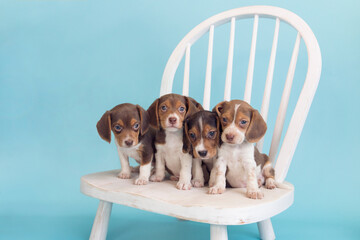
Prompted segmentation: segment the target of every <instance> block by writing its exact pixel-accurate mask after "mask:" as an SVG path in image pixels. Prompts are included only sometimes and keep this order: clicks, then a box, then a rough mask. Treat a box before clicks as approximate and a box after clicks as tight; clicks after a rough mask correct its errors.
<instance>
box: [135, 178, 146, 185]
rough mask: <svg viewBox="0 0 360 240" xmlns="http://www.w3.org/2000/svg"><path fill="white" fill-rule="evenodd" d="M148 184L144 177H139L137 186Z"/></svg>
mask: <svg viewBox="0 0 360 240" xmlns="http://www.w3.org/2000/svg"><path fill="white" fill-rule="evenodd" d="M146 184H148V180H147V179H146V178H144V177H139V178H137V179H136V180H135V185H146Z"/></svg>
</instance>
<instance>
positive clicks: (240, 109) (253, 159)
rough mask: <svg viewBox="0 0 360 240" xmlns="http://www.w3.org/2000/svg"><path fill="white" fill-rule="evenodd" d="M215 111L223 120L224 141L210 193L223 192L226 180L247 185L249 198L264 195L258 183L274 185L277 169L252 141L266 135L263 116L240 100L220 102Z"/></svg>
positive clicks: (234, 184)
mask: <svg viewBox="0 0 360 240" xmlns="http://www.w3.org/2000/svg"><path fill="white" fill-rule="evenodd" d="M213 111H214V112H215V113H216V114H217V115H218V116H219V119H220V121H221V128H222V133H221V141H222V144H221V147H220V149H219V153H218V158H217V160H216V162H215V165H214V167H213V170H212V172H211V176H210V182H209V186H210V189H209V193H211V194H217V193H223V192H224V191H225V186H226V181H227V182H228V183H229V185H230V186H231V187H246V188H247V193H246V195H247V196H248V197H249V198H254V199H261V198H263V196H264V195H263V193H262V192H261V191H260V189H259V185H258V184H259V183H260V184H261V185H262V184H263V183H264V181H265V186H266V187H267V188H274V187H275V180H274V169H273V168H272V167H271V164H270V161H269V160H268V157H267V156H266V155H265V154H260V153H259V151H258V150H257V149H256V148H255V147H254V145H253V143H256V142H258V141H259V140H260V139H261V138H262V137H263V136H264V135H265V132H266V130H267V126H266V123H265V121H264V119H263V118H262V117H261V115H260V113H259V112H258V111H257V110H255V109H254V108H252V107H251V106H250V105H249V104H248V103H246V102H244V101H241V100H232V101H229V102H228V101H224V102H221V103H219V104H217V105H216V107H215V108H214V109H213ZM258 180H259V181H258Z"/></svg>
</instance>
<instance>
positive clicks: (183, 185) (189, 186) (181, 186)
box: [176, 180, 191, 190]
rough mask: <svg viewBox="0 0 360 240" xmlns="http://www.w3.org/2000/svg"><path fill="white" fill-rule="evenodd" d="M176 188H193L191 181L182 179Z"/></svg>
mask: <svg viewBox="0 0 360 240" xmlns="http://www.w3.org/2000/svg"><path fill="white" fill-rule="evenodd" d="M176 188H177V189H179V190H190V189H191V183H190V182H185V181H181V180H180V181H178V182H177V184H176Z"/></svg>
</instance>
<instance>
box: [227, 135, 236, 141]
mask: <svg viewBox="0 0 360 240" xmlns="http://www.w3.org/2000/svg"><path fill="white" fill-rule="evenodd" d="M225 137H226V139H227V140H229V141H232V140H234V135H233V134H226V135H225Z"/></svg>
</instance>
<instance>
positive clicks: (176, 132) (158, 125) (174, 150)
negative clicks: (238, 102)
mask: <svg viewBox="0 0 360 240" xmlns="http://www.w3.org/2000/svg"><path fill="white" fill-rule="evenodd" d="M199 110H202V107H201V105H200V104H199V103H198V102H196V101H195V100H194V99H192V98H190V97H185V96H181V95H178V94H167V95H164V96H162V97H160V98H158V99H156V100H155V101H154V102H153V103H152V105H151V106H150V107H149V109H148V110H147V111H148V113H149V117H150V124H151V126H153V127H154V128H155V129H157V131H156V137H155V148H156V153H155V158H156V162H155V174H154V175H152V176H151V178H150V180H151V181H155V182H160V181H162V180H163V179H164V177H165V168H166V170H167V171H168V172H169V173H170V174H171V175H172V177H171V179H172V180H177V179H178V180H179V181H178V182H177V184H176V187H177V188H178V189H182V190H187V189H190V188H191V182H190V181H191V164H192V156H191V155H190V154H189V149H186V147H185V148H184V145H183V122H184V119H185V118H186V117H188V116H190V115H191V114H193V113H195V112H197V111H199Z"/></svg>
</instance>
